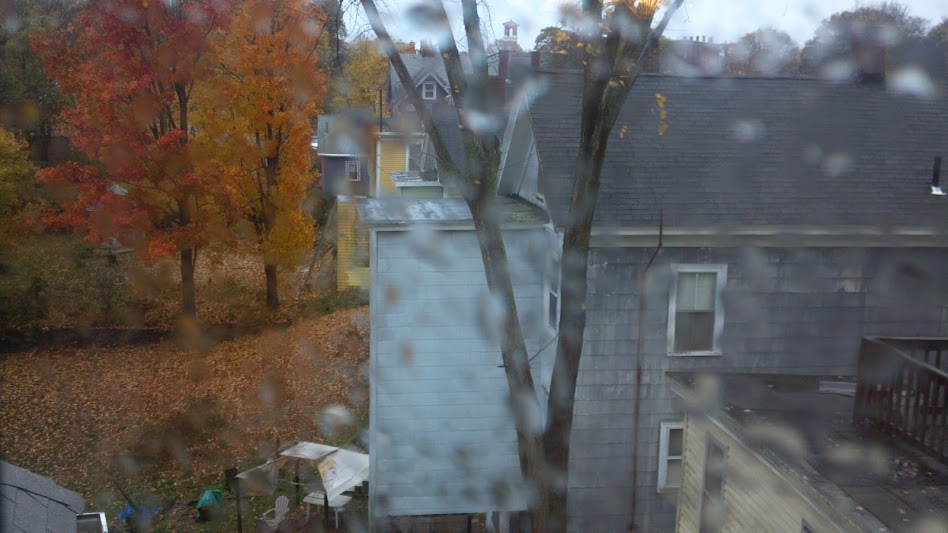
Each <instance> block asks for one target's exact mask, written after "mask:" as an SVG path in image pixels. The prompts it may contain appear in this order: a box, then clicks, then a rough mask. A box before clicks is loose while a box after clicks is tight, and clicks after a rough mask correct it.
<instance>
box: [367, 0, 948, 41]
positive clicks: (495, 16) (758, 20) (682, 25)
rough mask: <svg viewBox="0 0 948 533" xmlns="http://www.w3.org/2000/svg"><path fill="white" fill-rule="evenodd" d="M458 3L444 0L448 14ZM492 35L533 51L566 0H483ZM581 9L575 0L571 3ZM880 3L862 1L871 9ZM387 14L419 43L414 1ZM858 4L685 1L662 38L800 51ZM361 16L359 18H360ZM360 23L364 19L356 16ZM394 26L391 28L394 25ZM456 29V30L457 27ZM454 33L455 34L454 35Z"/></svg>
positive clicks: (935, 2)
mask: <svg viewBox="0 0 948 533" xmlns="http://www.w3.org/2000/svg"><path fill="white" fill-rule="evenodd" d="M459 3H460V2H457V0H446V4H448V5H449V10H450V11H454V13H455V14H456V13H457V10H455V9H451V4H459ZM486 3H487V4H488V5H489V6H490V8H491V9H490V10H491V13H490V18H491V22H492V23H493V24H492V27H493V31H494V35H495V36H498V37H499V36H501V35H503V27H502V23H503V22H505V21H507V20H513V21H515V22H517V23H518V24H520V28H519V43H520V46H522V47H523V48H524V49H525V50H530V49H533V46H534V41H535V39H536V36H537V34H538V33H539V31H540V29H542V28H544V27H546V26H553V25H556V23H557V20H558V18H559V17H558V15H557V13H558V12H559V9H558V7H559V6H560V5H561V4H563V3H566V2H564V0H487V1H486ZM571 3H573V4H579V0H572V2H571ZM874 3H878V2H861V4H874ZM901 3H902V4H904V5H906V6H908V8H909V10H910V11H911V13H912V14H913V15H915V16H919V17H923V18H926V19H928V20H929V21H931V22H932V23H935V22H937V21H939V20H941V18H942V17H945V16H948V1H946V0H903V1H902V2H901ZM387 4H388V6H389V12H390V13H391V14H393V15H395V16H396V17H397V18H398V19H401V20H397V21H393V20H391V19H389V20H388V22H389V23H390V25H391V31H392V33H393V34H394V35H395V36H396V38H401V39H404V40H411V39H414V40H416V41H419V40H421V39H423V38H425V35H423V28H418V27H416V26H414V25H412V24H410V23H409V24H406V22H407V21H406V20H405V18H406V17H405V16H404V10H405V9H406V8H408V7H409V6H411V5H416V4H417V2H415V1H412V0H389V2H387ZM856 4H857V2H856V0H793V1H791V0H728V1H723V2H722V1H721V0H685V3H684V5H683V6H682V8H681V9H680V10H679V11H678V13H677V14H676V15H675V17H674V18H673V19H672V21H671V24H669V26H668V30H667V31H666V32H665V35H667V36H668V37H671V38H684V37H689V36H693V35H704V36H707V37H712V38H714V40H715V42H725V41H731V40H736V39H737V38H739V37H740V36H742V35H744V34H745V33H748V32H751V31H754V30H755V29H758V28H763V27H767V26H772V27H775V28H777V29H780V30H783V31H786V32H787V33H789V34H790V35H791V36H792V37H793V38H794V39H795V40H796V41H797V42H798V44H800V45H801V46H802V45H803V43H805V42H806V41H807V40H808V39H809V38H810V37H811V36H812V35H813V31H814V30H815V29H816V27H817V26H818V25H819V23H820V21H822V20H823V19H824V18H826V17H828V16H830V15H832V14H833V13H836V12H838V11H844V10H846V9H849V8H852V7H853V6H855V5H856ZM360 15H361V13H360ZM359 18H360V20H361V22H362V23H363V24H364V20H365V19H364V17H361V16H360V17H359ZM393 22H394V24H393ZM458 27H459V29H460V25H459V24H458ZM456 33H459V32H457V30H456Z"/></svg>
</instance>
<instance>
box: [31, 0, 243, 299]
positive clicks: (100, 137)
mask: <svg viewBox="0 0 948 533" xmlns="http://www.w3.org/2000/svg"><path fill="white" fill-rule="evenodd" d="M230 9H231V2H230V0H91V1H90V2H89V3H87V4H85V6H84V7H83V9H82V11H81V12H80V14H79V15H78V16H77V17H76V18H75V20H74V21H73V22H72V23H71V24H70V25H69V26H68V27H67V28H66V30H65V31H64V32H61V33H58V34H52V33H40V34H37V35H34V36H33V47H34V48H35V50H36V51H37V53H39V54H40V56H41V57H42V59H43V62H44V64H45V66H46V69H47V72H48V73H49V75H50V77H51V78H52V79H53V80H55V81H56V82H57V83H58V85H59V88H60V90H61V91H62V92H63V93H64V94H65V95H66V96H67V98H68V99H69V100H70V101H71V105H69V106H67V108H66V109H65V110H64V113H63V122H64V125H65V129H66V130H67V132H68V133H69V134H70V135H71V136H72V140H73V143H74V145H75V147H76V148H77V149H79V150H80V151H82V152H83V153H85V154H86V155H87V156H88V157H89V159H90V160H92V161H93V162H94V163H95V164H94V165H93V166H81V165H77V164H74V163H73V164H69V165H67V166H63V167H57V168H51V169H46V170H44V171H41V172H40V174H39V176H38V179H39V181H41V182H43V183H46V184H47V186H49V187H50V188H52V189H57V190H59V191H66V192H67V193H68V194H62V195H61V200H62V201H61V202H60V206H61V211H60V212H59V213H58V214H56V215H55V216H52V217H50V219H49V222H50V223H51V224H54V225H59V226H68V227H71V228H73V229H75V230H76V231H80V232H84V233H87V238H88V239H90V240H91V241H93V242H95V243H97V244H98V243H100V242H102V240H103V239H105V238H108V237H110V236H117V237H118V238H119V239H121V240H124V241H125V242H127V243H128V244H131V245H133V246H135V247H136V248H137V249H139V250H141V251H143V252H144V255H145V256H146V257H147V258H153V257H154V256H156V255H157V256H160V255H167V254H170V253H174V251H177V253H178V255H179V258H180V262H181V287H182V299H183V301H182V307H183V310H184V312H185V313H187V314H191V315H193V314H194V313H195V297H194V264H195V261H196V258H197V251H198V249H199V248H200V247H201V246H202V245H204V244H206V243H207V242H208V241H209V239H210V233H211V232H210V231H209V230H210V228H211V227H212V224H213V221H214V217H215V214H214V209H213V203H212V202H211V201H210V200H209V199H210V198H211V197H212V196H213V195H212V194H211V188H212V187H213V186H214V185H215V183H214V180H213V179H212V178H211V177H209V176H206V175H202V174H201V173H199V172H196V171H195V169H194V165H193V161H192V154H191V147H190V143H189V138H190V136H191V135H192V134H193V127H192V125H191V122H190V118H189V111H190V107H191V106H190V99H191V92H192V89H193V88H194V86H195V83H196V82H197V81H199V80H201V79H202V77H203V76H204V75H205V69H204V66H203V61H202V58H203V56H204V54H205V52H206V51H207V49H208V47H209V44H208V36H209V34H210V33H211V32H212V31H214V30H215V29H219V28H221V27H223V25H224V23H225V21H226V20H227V17H228V13H229V11H230ZM116 186H118V187H116Z"/></svg>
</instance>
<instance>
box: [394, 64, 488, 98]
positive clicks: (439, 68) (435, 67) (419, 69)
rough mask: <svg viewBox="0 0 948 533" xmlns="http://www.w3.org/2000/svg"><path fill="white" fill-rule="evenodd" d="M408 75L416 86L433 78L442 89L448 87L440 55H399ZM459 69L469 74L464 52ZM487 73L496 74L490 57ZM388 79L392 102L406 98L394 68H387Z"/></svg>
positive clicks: (446, 74) (469, 67) (469, 69)
mask: <svg viewBox="0 0 948 533" xmlns="http://www.w3.org/2000/svg"><path fill="white" fill-rule="evenodd" d="M399 55H400V56H401V58H402V62H403V63H405V68H406V69H408V74H409V75H410V76H411V79H412V80H414V82H415V86H417V85H418V84H419V83H420V82H421V80H422V79H424V78H426V77H427V76H429V75H430V76H433V77H434V79H435V80H436V81H437V82H438V83H440V84H441V85H442V86H443V87H445V88H447V87H448V73H447V71H446V70H445V68H444V60H443V59H442V58H441V56H440V55H437V54H436V55H433V56H423V55H421V54H399ZM460 57H461V68H462V69H463V70H464V72H466V73H470V72H471V61H470V58H469V57H468V55H467V53H466V52H462V53H461V56H460ZM487 73H488V75H491V76H494V75H496V74H497V58H496V56H490V57H488V60H487ZM389 79H390V80H391V82H392V101H393V102H400V101H401V100H402V99H403V98H405V96H406V92H405V89H404V88H403V87H402V84H401V83H399V81H398V74H396V73H395V67H392V66H389Z"/></svg>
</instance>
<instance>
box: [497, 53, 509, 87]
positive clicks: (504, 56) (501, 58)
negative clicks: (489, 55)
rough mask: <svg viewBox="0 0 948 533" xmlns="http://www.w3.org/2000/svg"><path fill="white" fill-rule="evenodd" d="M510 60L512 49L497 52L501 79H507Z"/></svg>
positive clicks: (498, 74) (498, 71) (498, 73)
mask: <svg viewBox="0 0 948 533" xmlns="http://www.w3.org/2000/svg"><path fill="white" fill-rule="evenodd" d="M509 62H510V50H499V51H498V52H497V76H498V77H499V78H500V79H503V80H506V79H507V64H508V63H509Z"/></svg>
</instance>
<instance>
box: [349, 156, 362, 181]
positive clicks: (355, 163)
mask: <svg viewBox="0 0 948 533" xmlns="http://www.w3.org/2000/svg"><path fill="white" fill-rule="evenodd" d="M353 166H354V167H355V175H356V177H355V179H352V174H350V173H349V169H350V168H352V167H353ZM346 181H362V168H361V165H360V164H359V161H346Z"/></svg>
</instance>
